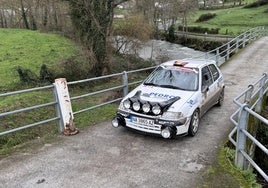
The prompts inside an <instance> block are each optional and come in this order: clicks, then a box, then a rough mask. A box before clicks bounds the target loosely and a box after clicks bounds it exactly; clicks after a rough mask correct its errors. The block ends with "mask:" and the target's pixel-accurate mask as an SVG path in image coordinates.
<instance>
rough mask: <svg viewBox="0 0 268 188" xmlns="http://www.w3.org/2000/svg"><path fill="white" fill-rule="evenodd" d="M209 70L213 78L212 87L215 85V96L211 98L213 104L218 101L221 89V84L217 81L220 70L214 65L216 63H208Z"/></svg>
mask: <svg viewBox="0 0 268 188" xmlns="http://www.w3.org/2000/svg"><path fill="white" fill-rule="evenodd" d="M208 67H209V70H210V72H211V73H212V77H213V80H214V83H215V84H214V87H215V96H214V98H213V101H214V104H216V103H217V102H218V99H219V96H220V94H221V90H222V85H221V84H220V82H219V81H218V79H219V77H220V72H219V70H218V68H217V67H216V65H214V64H210V65H209V66H208Z"/></svg>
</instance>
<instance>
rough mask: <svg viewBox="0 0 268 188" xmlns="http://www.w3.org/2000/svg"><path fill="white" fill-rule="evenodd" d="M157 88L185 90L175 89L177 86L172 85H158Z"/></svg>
mask: <svg viewBox="0 0 268 188" xmlns="http://www.w3.org/2000/svg"><path fill="white" fill-rule="evenodd" d="M159 87H164V88H171V89H180V90H186V89H183V88H180V87H177V86H173V85H159Z"/></svg>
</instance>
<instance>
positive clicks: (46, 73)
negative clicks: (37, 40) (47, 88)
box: [39, 64, 55, 83]
mask: <svg viewBox="0 0 268 188" xmlns="http://www.w3.org/2000/svg"><path fill="white" fill-rule="evenodd" d="M54 79H55V76H54V73H53V72H52V71H51V70H49V69H48V68H47V66H46V65H45V64H43V65H42V66H41V68H40V77H39V80H40V82H41V83H45V82H50V83H53V82H54Z"/></svg>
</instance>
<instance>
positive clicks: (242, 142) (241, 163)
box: [235, 104, 249, 169]
mask: <svg viewBox="0 0 268 188" xmlns="http://www.w3.org/2000/svg"><path fill="white" fill-rule="evenodd" d="M247 107H248V105H247V104H244V105H243V106H242V107H241V108H240V112H239V116H238V125H237V135H236V144H237V145H236V155H235V165H236V166H238V167H240V168H241V169H244V167H245V166H246V161H245V158H244V156H243V154H242V152H241V151H245V148H246V135H245V134H244V133H243V132H242V131H243V130H247V125H248V116H249V113H248V112H247V111H246V110H245V108H247Z"/></svg>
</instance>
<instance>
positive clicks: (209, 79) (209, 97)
mask: <svg viewBox="0 0 268 188" xmlns="http://www.w3.org/2000/svg"><path fill="white" fill-rule="evenodd" d="M201 74H202V75H201V92H202V102H201V115H203V114H204V113H205V112H207V111H208V110H209V109H210V108H211V107H212V106H213V105H214V104H215V103H214V98H215V97H216V91H217V84H216V83H215V82H214V79H213V76H212V74H211V71H210V69H209V67H208V66H205V67H203V68H202V70H201Z"/></svg>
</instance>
